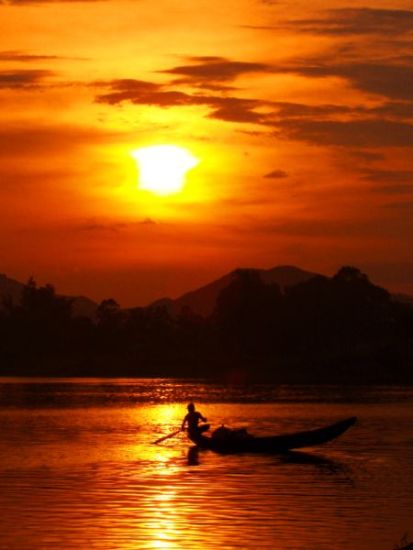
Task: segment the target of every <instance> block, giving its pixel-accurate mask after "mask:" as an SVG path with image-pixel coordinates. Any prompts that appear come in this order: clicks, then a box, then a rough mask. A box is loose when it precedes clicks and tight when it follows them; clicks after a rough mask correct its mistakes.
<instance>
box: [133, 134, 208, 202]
mask: <svg viewBox="0 0 413 550" xmlns="http://www.w3.org/2000/svg"><path fill="white" fill-rule="evenodd" d="M132 156H133V157H134V159H135V160H136V162H137V163H138V168H139V188H140V189H144V190H146V191H151V192H152V193H155V194H157V195H172V194H174V193H179V192H180V191H182V189H183V187H184V185H185V175H186V173H187V172H188V170H191V168H194V166H196V165H197V164H198V163H199V160H198V159H197V158H195V157H194V156H193V155H192V154H191V153H190V152H189V151H188V150H187V149H184V148H183V147H178V146H177V145H152V146H149V147H142V148H140V149H136V150H135V151H132Z"/></svg>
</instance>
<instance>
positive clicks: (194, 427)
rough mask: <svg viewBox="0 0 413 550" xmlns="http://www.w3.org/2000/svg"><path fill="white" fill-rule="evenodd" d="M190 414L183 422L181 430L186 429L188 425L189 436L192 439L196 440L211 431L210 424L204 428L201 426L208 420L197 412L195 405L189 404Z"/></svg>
mask: <svg viewBox="0 0 413 550" xmlns="http://www.w3.org/2000/svg"><path fill="white" fill-rule="evenodd" d="M187 409H188V414H187V415H186V416H185V418H184V419H183V422H182V427H181V429H182V430H184V429H185V425H186V424H188V435H189V437H190V439H194V438H195V439H196V438H197V436H200V435H201V434H202V433H204V432H206V431H207V430H209V424H204V425H202V426H199V422H200V421H202V422H206V421H207V419H206V418H205V417H204V416H202V414H201V413H200V412H198V411H197V410H195V405H194V404H193V403H189V405H188V407H187Z"/></svg>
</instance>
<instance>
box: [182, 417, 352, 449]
mask: <svg viewBox="0 0 413 550" xmlns="http://www.w3.org/2000/svg"><path fill="white" fill-rule="evenodd" d="M356 421H357V417H356V416H352V417H350V418H346V419H345V420H340V422H336V423H335V424H330V425H329V426H324V427H323V428H317V429H315V430H308V431H302V432H296V433H291V434H284V435H273V436H264V437H255V436H253V435H250V434H242V435H240V436H238V435H237V432H236V431H234V436H233V437H231V436H229V437H225V438H220V437H208V436H206V435H203V434H197V435H194V434H192V435H189V438H190V439H191V441H192V442H193V443H195V445H196V446H197V447H198V448H200V449H209V450H211V451H215V452H217V453H225V454H232V453H283V452H288V451H290V450H293V449H302V448H304V447H314V446H316V445H322V444H323V443H327V442H328V441H331V440H332V439H335V438H336V437H338V436H340V435H341V434H343V433H344V432H345V431H347V430H348V429H349V428H350V427H351V426H353V425H354V424H355V423H356Z"/></svg>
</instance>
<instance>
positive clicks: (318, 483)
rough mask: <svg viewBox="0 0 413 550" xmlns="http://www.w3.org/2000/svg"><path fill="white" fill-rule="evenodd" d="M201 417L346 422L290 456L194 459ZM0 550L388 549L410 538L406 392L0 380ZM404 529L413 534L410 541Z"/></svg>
mask: <svg viewBox="0 0 413 550" xmlns="http://www.w3.org/2000/svg"><path fill="white" fill-rule="evenodd" d="M190 400H193V401H195V402H196V404H197V407H198V408H199V410H200V411H201V412H202V413H203V414H204V415H205V416H207V417H208V420H209V421H210V422H211V423H212V424H213V426H214V427H216V426H219V425H220V424H221V423H223V424H225V425H228V426H233V427H246V428H248V430H249V431H250V432H252V433H254V434H257V435H270V434H276V433H283V432H290V431H296V430H301V429H310V428H313V427H319V426H323V425H325V424H329V423H332V422H334V421H336V420H339V419H342V418H345V417H347V416H353V415H357V416H358V422H357V424H356V425H355V426H354V427H352V428H351V429H350V430H349V431H348V432H347V433H345V434H343V435H342V436H341V437H340V438H338V439H336V440H334V441H332V442H330V443H328V444H326V445H324V446H320V447H318V448H314V449H307V450H306V452H296V453H291V454H289V455H274V456H271V455H248V454H245V455H232V456H222V455H219V454H215V453H212V452H209V451H203V452H199V453H195V452H194V451H193V449H192V450H191V444H190V443H189V442H188V441H187V440H186V437H185V435H184V434H179V435H178V436H176V437H174V438H171V439H169V440H167V441H165V442H164V443H162V444H159V445H154V444H153V441H154V440H155V439H157V438H159V437H161V436H162V435H166V434H168V433H170V432H172V431H174V430H176V429H177V427H179V425H180V423H181V421H182V418H183V416H184V414H185V412H186V409H185V407H186V404H187V402H188V401H190ZM0 423H1V424H0V425H1V430H0V510H1V514H0V549H2V550H3V549H12V550H26V549H27V550H38V549H45V550H46V549H47V550H49V549H59V550H72V549H76V550H88V549H99V550H109V549H110V550H118V549H119V550H120V549H122V550H132V549H133V550H135V549H140V548H148V549H169V548H171V549H195V550H196V549H232V548H245V549H250V548H251V549H266V548H268V549H275V550H304V549H305V550H327V549H328V550H332V549H337V550H341V549H343V550H393V549H394V548H395V547H396V545H397V544H399V543H401V539H402V537H403V536H404V535H406V534H407V536H406V537H405V541H407V540H410V541H413V489H412V488H413V388H404V387H368V388H363V387H362V388H360V387H358V388H355V387H344V388H340V387H335V386H320V387H317V386H295V387H289V386H270V385H256V386H230V387H229V386H225V385H220V384H207V383H202V382H199V381H191V380H175V381H174V380H122V379H111V380H100V379H99V380H98V379H82V380H80V379H78V380H75V379H43V380H42V379H4V378H3V379H0ZM409 536H410V539H409Z"/></svg>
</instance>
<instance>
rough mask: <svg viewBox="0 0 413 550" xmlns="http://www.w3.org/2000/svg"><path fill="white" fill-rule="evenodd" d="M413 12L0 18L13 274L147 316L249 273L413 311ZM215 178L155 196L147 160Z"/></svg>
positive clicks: (235, 11) (142, 2)
mask: <svg viewBox="0 0 413 550" xmlns="http://www.w3.org/2000/svg"><path fill="white" fill-rule="evenodd" d="M412 38H413V2H407V1H404V2H403V1H400V2H380V1H374V2H371V1H370V2H365V3H363V4H361V3H360V2H354V1H351V0H349V1H347V2H343V3H340V2H336V3H334V2H330V3H329V4H328V8H326V3H325V2H321V1H319V0H315V1H313V2H308V1H306V2H304V1H294V2H292V1H285V2H284V1H282V0H280V1H272V0H226V1H225V2H222V1H216V0H208V1H206V0H205V1H204V0H198V1H197V2H193V1H191V2H190V1H189V0H157V1H156V2H153V1H151V2H149V1H148V0H129V1H126V0H90V1H85V2H81V1H66V2H63V1H59V0H37V1H35V0H0V101H1V126H0V260H1V263H0V271H1V272H4V273H6V274H7V275H8V276H10V277H13V278H17V279H19V280H27V278H28V276H29V275H30V274H34V276H35V277H36V278H37V280H38V281H39V283H44V282H52V283H54V284H55V285H56V286H57V289H58V291H59V292H61V293H68V294H69V293H71V294H86V295H88V296H90V297H91V298H94V299H96V300H101V299H103V298H106V297H114V298H116V299H117V300H118V301H119V302H120V303H121V304H122V305H125V306H126V305H141V304H146V303H148V302H150V301H151V300H154V299H156V298H159V297H161V296H164V295H169V296H172V297H173V296H177V295H179V294H180V293H182V292H184V291H186V290H189V289H191V288H194V287H196V286H198V285H200V284H203V283H206V282H208V281H209V280H211V279H213V278H216V277H218V276H220V275H222V274H224V273H225V272H227V271H229V270H232V269H234V268H236V267H239V266H243V267H264V268H269V267H273V266H275V265H279V264H294V265H297V266H300V267H303V268H306V269H309V270H313V271H319V272H323V273H327V274H330V273H333V272H334V271H335V270H336V269H337V268H338V267H339V266H341V265H343V264H352V265H356V266H358V267H360V268H362V269H363V270H364V271H366V272H367V273H368V274H369V275H370V277H371V278H372V279H373V281H375V282H377V283H380V284H383V285H385V286H386V287H388V288H391V289H393V290H400V291H407V292H410V293H413V254H412V249H413V248H412V242H413V239H412V237H413V216H412V214H413V163H412V158H413V155H412V153H413V46H412V44H413V43H412ZM153 144H171V145H178V146H182V147H185V148H187V149H188V150H189V151H191V153H192V154H193V155H195V156H196V157H197V158H198V159H199V161H200V162H199V164H198V165H197V166H196V167H195V168H194V169H192V170H191V171H190V172H189V173H188V177H187V182H186V186H185V188H184V190H183V191H182V192H181V193H178V194H175V195H171V196H164V197H160V196H158V195H155V194H152V193H150V192H148V191H144V190H142V189H139V186H138V169H137V166H136V163H135V161H134V159H133V157H132V152H133V151H134V150H136V149H138V148H139V147H143V146H147V145H153Z"/></svg>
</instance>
